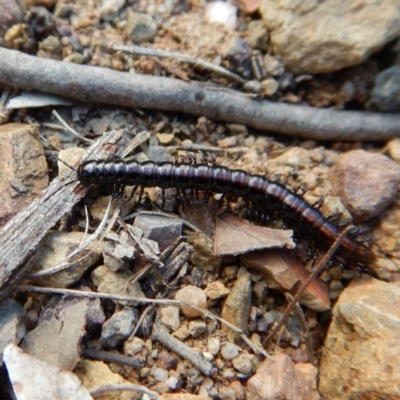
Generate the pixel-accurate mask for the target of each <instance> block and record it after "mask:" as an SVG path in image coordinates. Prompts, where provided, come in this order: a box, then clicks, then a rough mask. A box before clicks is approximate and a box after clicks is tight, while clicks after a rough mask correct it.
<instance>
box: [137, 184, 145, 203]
mask: <svg viewBox="0 0 400 400" xmlns="http://www.w3.org/2000/svg"><path fill="white" fill-rule="evenodd" d="M143 193H144V186H140V191H139V199H138V202H137V204H139V203H141V202H142V197H143Z"/></svg>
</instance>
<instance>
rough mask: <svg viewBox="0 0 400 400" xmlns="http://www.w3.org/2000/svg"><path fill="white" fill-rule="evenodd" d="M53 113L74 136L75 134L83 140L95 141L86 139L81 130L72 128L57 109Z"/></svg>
mask: <svg viewBox="0 0 400 400" xmlns="http://www.w3.org/2000/svg"><path fill="white" fill-rule="evenodd" d="M52 114H53V115H54V116H55V117H56V118H57V120H58V122H59V123H60V124H61V125H62V126H63V127H64V128H65V129H66V130H67V131H68V132H69V133H70V134H71V135H73V136H75V137H76V138H78V139H80V140H82V141H83V142H86V143H90V144H92V143H93V140H91V139H86V138H85V137H84V136H82V135H81V134H80V133H79V132H77V131H76V130H75V129H72V128H71V127H70V126H69V125H68V124H67V123H66V122H65V121H64V120H63V119H62V118H61V116H60V114H59V113H58V112H57V111H56V110H53V111H52Z"/></svg>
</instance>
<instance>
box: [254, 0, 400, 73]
mask: <svg viewBox="0 0 400 400" xmlns="http://www.w3.org/2000/svg"><path fill="white" fill-rule="evenodd" d="M260 12H261V15H262V17H263V19H264V22H265V24H266V26H267V29H268V31H269V33H270V40H271V46H272V49H273V52H274V54H275V55H277V56H278V57H280V59H281V61H282V62H283V63H284V64H285V65H286V67H287V69H288V70H290V71H292V72H296V73H324V72H331V71H337V70H340V69H342V68H345V67H349V66H352V65H357V64H359V63H361V62H362V61H364V60H365V59H366V58H367V57H368V56H369V55H370V54H372V53H374V52H376V51H377V50H379V49H380V48H381V47H382V46H383V45H385V44H386V43H388V42H389V41H390V40H392V39H394V38H395V37H397V36H398V35H399V33H400V6H399V2H398V0H387V1H385V2H382V1H381V0H348V1H342V0H325V1H318V0H309V1H298V0H263V1H262V4H261V7H260Z"/></svg>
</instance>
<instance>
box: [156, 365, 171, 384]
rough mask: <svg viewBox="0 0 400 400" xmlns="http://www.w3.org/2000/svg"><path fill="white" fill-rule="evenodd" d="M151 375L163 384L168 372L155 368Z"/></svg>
mask: <svg viewBox="0 0 400 400" xmlns="http://www.w3.org/2000/svg"><path fill="white" fill-rule="evenodd" d="M153 375H154V378H155V379H156V380H157V381H159V382H165V381H166V380H167V379H168V371H167V370H166V369H164V368H160V367H158V368H156V369H155V371H154V374H153Z"/></svg>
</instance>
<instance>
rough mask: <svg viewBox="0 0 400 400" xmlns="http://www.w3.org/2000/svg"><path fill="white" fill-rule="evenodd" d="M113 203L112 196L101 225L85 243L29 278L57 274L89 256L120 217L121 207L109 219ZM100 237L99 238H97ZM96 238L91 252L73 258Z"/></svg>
mask: <svg viewBox="0 0 400 400" xmlns="http://www.w3.org/2000/svg"><path fill="white" fill-rule="evenodd" d="M111 204H112V201H111V198H110V201H109V203H108V207H107V210H106V212H105V214H104V217H103V220H102V221H101V223H100V225H99V226H98V227H97V229H96V231H95V232H94V233H93V234H92V235H91V236H90V237H89V238H87V239H86V240H85V242H84V243H81V244H80V246H79V247H78V248H77V249H76V250H74V251H72V252H71V253H70V254H69V255H68V256H67V258H66V259H65V260H63V261H61V262H60V263H58V264H57V265H55V266H54V267H51V268H49V269H45V270H40V271H37V272H34V273H32V274H29V275H28V278H30V279H35V278H39V277H43V276H48V275H53V274H56V273H58V272H60V271H63V270H64V269H67V268H70V267H71V266H73V265H75V264H78V263H80V262H81V261H83V260H84V259H85V258H87V257H89V255H91V254H92V253H93V252H94V251H95V249H96V248H97V247H98V246H99V245H100V244H101V243H102V238H103V237H104V235H105V234H106V233H107V232H108V231H109V230H110V229H111V228H112V226H113V225H114V223H115V221H116V220H117V218H118V215H119V212H120V209H119V207H118V208H116V209H115V210H114V214H113V215H112V217H111V219H110V221H108V217H109V213H110V209H111ZM107 222H108V227H107V228H106V229H104V227H105V225H106V223H107ZM100 236H101V237H100ZM99 237H100V238H99ZM98 238H99V240H97V239H98ZM96 240H97V243H95V245H94V248H93V249H91V250H90V251H89V252H87V253H86V254H84V255H83V256H82V257H80V258H78V259H75V260H74V259H73V258H75V257H77V256H78V255H79V254H81V253H82V252H83V250H85V249H86V248H87V247H88V246H90V245H91V244H92V243H93V242H94V241H96ZM70 260H72V261H70Z"/></svg>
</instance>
